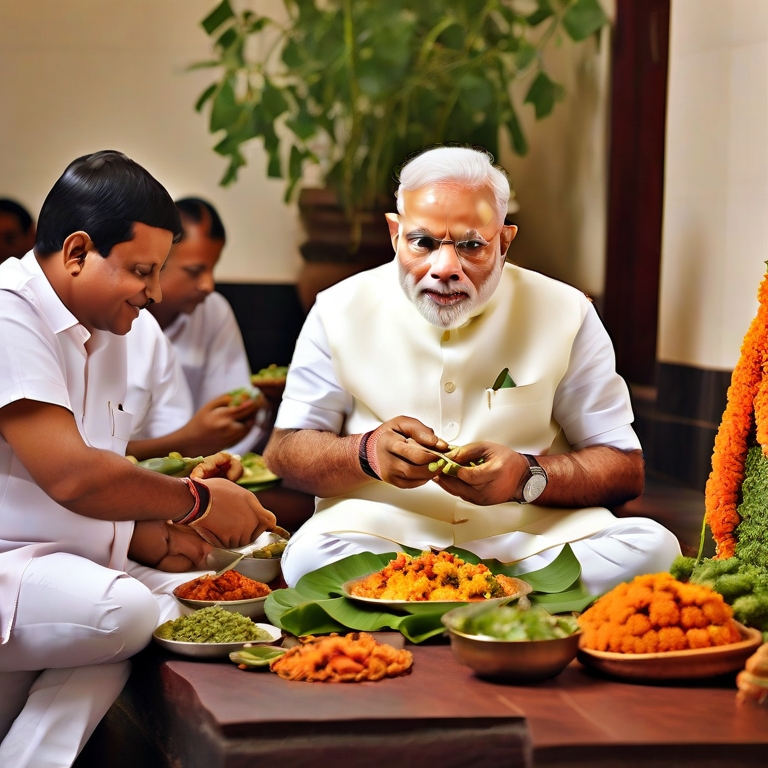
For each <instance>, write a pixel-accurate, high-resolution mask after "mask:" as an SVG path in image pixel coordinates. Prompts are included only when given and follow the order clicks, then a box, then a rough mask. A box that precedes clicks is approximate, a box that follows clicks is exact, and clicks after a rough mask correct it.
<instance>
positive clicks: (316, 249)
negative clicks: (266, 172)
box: [296, 188, 395, 310]
mask: <svg viewBox="0 0 768 768" xmlns="http://www.w3.org/2000/svg"><path fill="white" fill-rule="evenodd" d="M298 205H299V216H300V219H301V223H302V225H303V227H304V231H305V232H306V234H307V240H306V241H305V242H304V243H303V244H302V245H300V246H299V250H300V251H301V255H302V257H303V258H304V266H303V267H302V269H301V271H300V273H299V277H298V281H297V286H296V287H297V291H298V293H299V299H300V300H301V303H302V305H303V307H304V309H305V310H308V309H309V308H310V307H311V306H312V304H313V303H314V301H315V296H316V295H317V293H318V291H321V290H323V289H324V288H328V287H329V286H331V285H333V284H334V283H337V282H339V281H340V280H343V279H344V278H346V277H349V276H350V275H353V274H355V273H356V272H362V271H363V270H365V269H370V268H371V267H377V266H379V265H380V264H385V263H386V262H388V261H390V260H391V259H392V258H393V257H394V252H393V250H392V243H391V241H390V237H389V228H388V227H387V223H386V220H385V218H384V213H386V211H383V210H380V211H370V212H365V213H362V214H361V215H360V229H359V233H357V234H356V233H355V232H354V231H353V227H352V224H351V223H350V222H349V220H348V219H347V218H346V216H345V215H344V211H343V209H342V208H341V206H340V205H339V203H338V200H337V198H336V195H335V193H334V192H333V191H332V190H330V189H328V188H323V189H312V188H309V189H302V190H301V192H300V194H299V200H298ZM394 209H395V206H394V205H393V206H392V210H394Z"/></svg>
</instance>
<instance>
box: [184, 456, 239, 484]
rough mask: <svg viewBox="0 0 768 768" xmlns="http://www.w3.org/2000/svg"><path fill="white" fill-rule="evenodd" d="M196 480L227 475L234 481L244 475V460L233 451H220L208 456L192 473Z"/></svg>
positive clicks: (228, 478) (226, 476)
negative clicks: (233, 453)
mask: <svg viewBox="0 0 768 768" xmlns="http://www.w3.org/2000/svg"><path fill="white" fill-rule="evenodd" d="M189 476H190V477H194V478H195V480H210V479H211V478H212V477H225V478H226V479H227V480H231V481H232V482H233V483H234V482H235V481H236V480H239V479H240V478H241V477H242V476H243V462H242V461H240V459H239V458H238V457H237V456H233V455H232V454H231V453H225V452H224V451H220V452H219V453H214V454H213V456H206V457H205V458H204V459H203V460H202V461H201V462H200V463H199V464H198V465H197V466H196V467H195V468H194V469H193V470H192V472H191V473H190V475H189Z"/></svg>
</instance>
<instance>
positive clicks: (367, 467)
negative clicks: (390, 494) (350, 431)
mask: <svg viewBox="0 0 768 768" xmlns="http://www.w3.org/2000/svg"><path fill="white" fill-rule="evenodd" d="M375 433H376V430H375V429H372V430H371V431H370V432H366V433H365V434H364V435H363V436H362V437H361V438H360V443H359V444H358V449H357V459H358V461H359V463H360V469H362V470H363V472H365V474H366V475H368V477H372V478H373V479H374V480H381V477H380V476H379V474H378V473H377V472H376V469H378V462H374V463H375V465H376V469H374V467H373V466H372V465H371V459H370V457H371V453H369V450H370V451H372V452H373V453H374V455H375V446H376V440H377V439H378V438H374V439H373V440H371V438H372V437H373V436H374V435H375ZM369 446H370V448H369Z"/></svg>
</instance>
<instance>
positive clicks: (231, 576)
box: [173, 570, 272, 602]
mask: <svg viewBox="0 0 768 768" xmlns="http://www.w3.org/2000/svg"><path fill="white" fill-rule="evenodd" d="M271 591H272V590H271V589H270V588H269V587H268V586H267V585H266V584H263V583H262V582H260V581H254V580H253V579H249V578H248V577H247V576H243V574H241V573H238V572H237V571H234V570H230V571H225V572H224V573H222V574H221V575H220V576H200V577H199V578H197V579H192V581H187V582H186V583H184V584H181V585H180V586H178V587H176V589H174V590H173V594H174V595H175V596H176V597H179V598H183V599H185V600H210V601H216V602H220V601H229V600H253V599H254V598H258V597H266V596H267V595H268V594H269V593H270V592H271Z"/></svg>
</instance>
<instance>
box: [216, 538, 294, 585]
mask: <svg viewBox="0 0 768 768" xmlns="http://www.w3.org/2000/svg"><path fill="white" fill-rule="evenodd" d="M281 538H284V537H283V536H281V535H279V534H277V533H272V532H271V531H267V532H266V533H262V534H261V536H259V537H258V538H257V539H256V541H253V542H251V543H250V544H248V545H247V546H245V547H240V548H239V549H219V548H214V549H212V550H211V552H210V553H209V554H208V556H207V557H206V565H207V566H208V567H209V568H210V569H211V570H212V571H216V572H219V571H223V570H226V569H227V568H228V567H230V566H232V567H233V568H234V570H235V571H237V572H238V573H242V574H243V576H247V577H248V578H249V579H253V580H254V581H261V582H262V583H264V584H268V583H269V582H270V581H274V580H275V579H276V578H277V577H278V576H279V575H280V562H281V558H279V557H268V558H258V557H250V554H251V553H252V552H255V551H256V550H257V549H261V548H262V547H266V546H267V545H268V544H273V543H275V542H276V541H279V540H280V539H281ZM240 555H245V556H244V557H243V558H242V559H239V558H240Z"/></svg>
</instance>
